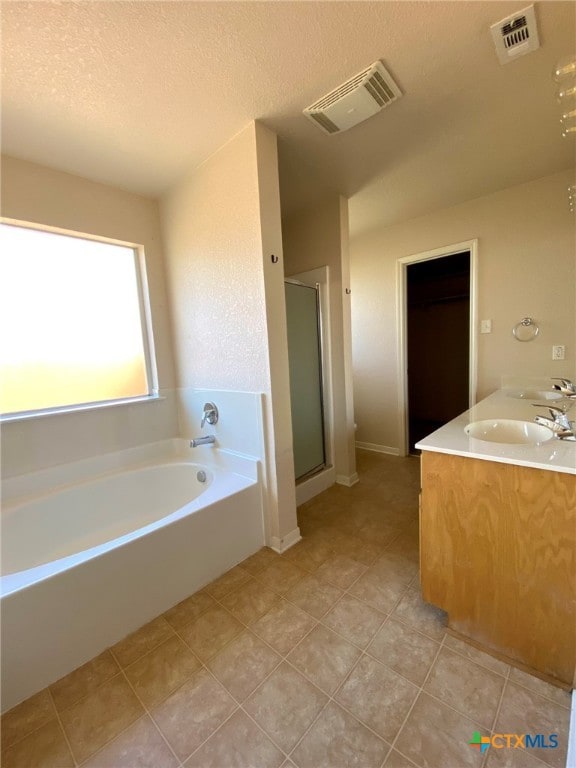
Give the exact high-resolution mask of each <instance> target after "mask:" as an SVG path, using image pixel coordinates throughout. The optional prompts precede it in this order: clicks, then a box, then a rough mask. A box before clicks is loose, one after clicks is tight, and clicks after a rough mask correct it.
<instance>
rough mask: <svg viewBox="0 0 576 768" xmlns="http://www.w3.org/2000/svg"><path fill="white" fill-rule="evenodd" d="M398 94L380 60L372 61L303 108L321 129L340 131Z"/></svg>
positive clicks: (378, 110)
mask: <svg viewBox="0 0 576 768" xmlns="http://www.w3.org/2000/svg"><path fill="white" fill-rule="evenodd" d="M400 96H402V92H401V91H400V88H398V86H397V85H396V83H395V82H394V80H392V77H391V76H390V74H389V73H388V72H387V71H386V69H385V68H384V65H383V64H382V62H380V61H376V62H374V64H372V66H370V67H368V68H367V69H364V70H362V72H359V73H358V74H357V75H355V76H354V77H351V78H350V80H347V81H346V82H345V83H343V84H342V85H340V86H339V87H338V88H335V89H334V90H333V91H330V93H327V94H326V96H323V97H322V98H321V99H318V101H315V102H314V104H312V105H311V106H309V107H306V109H305V110H303V111H304V114H305V115H306V117H307V118H308V119H309V120H312V122H313V123H314V124H315V125H317V126H318V127H319V128H321V129H322V130H323V131H324V133H341V132H342V131H347V130H348V128H352V127H353V126H355V125H358V123H361V122H362V121H363V120H367V119H368V118H369V117H372V115H375V114H377V113H378V112H380V110H381V109H384V107H387V106H388V105H389V104H392V102H393V101H396V100H397V99H399V98H400Z"/></svg>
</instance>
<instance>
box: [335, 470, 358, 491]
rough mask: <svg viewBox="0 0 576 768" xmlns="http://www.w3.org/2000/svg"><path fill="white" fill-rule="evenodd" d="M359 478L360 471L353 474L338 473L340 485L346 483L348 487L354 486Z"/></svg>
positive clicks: (337, 479)
mask: <svg viewBox="0 0 576 768" xmlns="http://www.w3.org/2000/svg"><path fill="white" fill-rule="evenodd" d="M359 480H360V478H359V477H358V472H354V473H353V474H352V475H336V482H337V483H338V485H345V486H346V488H352V486H353V485H356V483H357V482H358V481H359Z"/></svg>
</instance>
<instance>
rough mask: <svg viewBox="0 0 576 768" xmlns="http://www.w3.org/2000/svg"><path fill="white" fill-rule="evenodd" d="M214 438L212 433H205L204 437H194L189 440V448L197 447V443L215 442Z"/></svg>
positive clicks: (207, 443)
mask: <svg viewBox="0 0 576 768" xmlns="http://www.w3.org/2000/svg"><path fill="white" fill-rule="evenodd" d="M215 442H216V438H215V437H214V435H205V436H204V437H195V438H194V439H193V440H190V448H198V446H199V445H209V444H210V443H215Z"/></svg>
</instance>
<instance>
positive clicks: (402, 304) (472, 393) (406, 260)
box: [396, 239, 478, 456]
mask: <svg viewBox="0 0 576 768" xmlns="http://www.w3.org/2000/svg"><path fill="white" fill-rule="evenodd" d="M462 251H470V381H469V387H468V391H469V406H470V407H472V406H473V405H474V403H475V402H476V387H477V381H478V345H477V343H476V326H477V312H478V301H477V292H478V240H477V239H474V240H466V241H464V242H462V243H455V244H454V245H445V246H443V247H442V248H435V249H434V250H432V251H424V252H423V253H416V254H414V255H412V256H404V257H402V258H400V259H398V261H397V262H396V328H397V351H398V434H399V445H398V448H399V453H400V456H406V455H407V453H408V447H409V446H408V420H407V418H406V416H407V404H408V375H407V370H406V366H407V361H408V355H407V353H406V342H407V311H406V268H407V266H408V265H409V264H415V263H417V262H419V261H430V260H431V259H440V258H442V257H443V256H452V255H453V254H455V253H461V252H462Z"/></svg>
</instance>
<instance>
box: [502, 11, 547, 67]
mask: <svg viewBox="0 0 576 768" xmlns="http://www.w3.org/2000/svg"><path fill="white" fill-rule="evenodd" d="M490 31H491V32H492V38H493V40H494V45H495V46H496V53H497V54H498V60H499V61H500V64H507V63H508V62H509V61H512V59H516V58H517V57H518V56H524V54H525V53H530V51H535V50H536V48H539V47H540V41H539V40H538V28H537V26H536V15H535V13H534V6H533V5H529V6H528V7H527V8H524V9H523V10H521V11H517V12H516V13H514V14H512V16H507V17H506V18H505V19H501V21H499V22H497V23H496V24H492V26H491V27H490Z"/></svg>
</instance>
